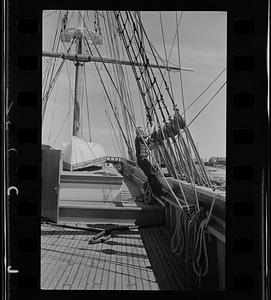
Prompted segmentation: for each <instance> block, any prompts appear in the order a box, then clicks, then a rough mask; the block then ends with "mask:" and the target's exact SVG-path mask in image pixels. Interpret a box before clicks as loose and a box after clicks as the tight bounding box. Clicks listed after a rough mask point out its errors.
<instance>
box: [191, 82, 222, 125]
mask: <svg viewBox="0 0 271 300" xmlns="http://www.w3.org/2000/svg"><path fill="white" fill-rule="evenodd" d="M226 83H227V81H225V82H224V83H223V84H222V86H221V87H220V88H219V89H218V90H217V92H216V93H215V94H214V96H213V97H212V98H211V99H210V100H209V101H208V102H207V103H206V104H205V105H204V106H203V108H202V109H201V110H200V111H199V113H198V114H197V115H196V116H195V117H194V118H193V119H192V121H191V122H190V123H189V124H188V125H187V126H186V127H188V126H190V125H191V124H192V123H193V122H194V121H195V120H196V118H197V117H198V116H199V115H200V114H201V113H202V112H203V110H204V109H205V108H206V107H207V106H208V105H209V104H210V103H211V101H212V100H213V99H214V98H215V97H216V95H217V94H218V93H219V92H220V91H221V90H222V88H223V87H224V86H225V85H226Z"/></svg>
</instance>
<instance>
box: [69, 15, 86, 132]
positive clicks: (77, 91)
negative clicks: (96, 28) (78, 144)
mask: <svg viewBox="0 0 271 300" xmlns="http://www.w3.org/2000/svg"><path fill="white" fill-rule="evenodd" d="M80 13H81V12H80ZM80 13H79V15H78V27H79V28H80V29H81V33H79V34H78V35H77V37H76V56H77V55H81V54H82V46H83V43H82V39H83V26H84V24H83V21H82V20H81V22H80ZM82 15H83V14H82ZM83 66H84V63H83V62H79V60H76V63H75V83H74V84H75V88H74V110H73V130H72V135H73V136H77V137H79V129H80V104H79V102H80V99H81V95H82V88H83V86H82V73H83Z"/></svg>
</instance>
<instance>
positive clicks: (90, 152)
mask: <svg viewBox="0 0 271 300" xmlns="http://www.w3.org/2000/svg"><path fill="white" fill-rule="evenodd" d="M62 151H63V166H64V169H66V170H77V169H82V168H86V167H89V166H101V165H102V164H103V163H104V162H105V160H106V156H105V150H104V148H103V147H102V146H101V145H100V144H97V143H92V142H86V141H84V140H81V139H80V138H78V137H76V136H73V137H72V139H71V142H69V143H64V144H63V145H62Z"/></svg>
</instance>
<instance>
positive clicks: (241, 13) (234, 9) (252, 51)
mask: <svg viewBox="0 0 271 300" xmlns="http://www.w3.org/2000/svg"><path fill="white" fill-rule="evenodd" d="M77 2H78V1H77ZM79 2H80V1H79ZM217 2H218V1H207V2H206V3H200V2H199V3H198V4H195V6H191V5H188V4H182V3H181V4H180V8H178V9H179V10H195V11H196V10H210V11H211V10H221V11H227V30H228V32H227V166H226V174H227V202H226V265H225V278H226V285H225V291H224V292H215V293H208V291H201V292H199V294H197V295H196V293H197V292H195V291H192V292H191V293H189V292H185V293H183V295H184V296H185V299H186V297H187V298H191V299H194V297H195V296H197V297H206V298H207V297H208V299H213V298H214V299H216V298H217V297H221V298H223V299H243V298H244V299H267V294H268V289H267V286H266V284H267V281H266V279H267V278H266V276H267V274H266V273H265V272H266V264H267V263H269V262H268V261H267V252H266V251H267V248H266V244H265V243H266V241H265V237H266V234H267V228H268V227H267V225H268V224H269V225H270V223H266V222H269V220H268V219H267V215H269V206H268V205H269V204H268V202H267V192H268V190H267V186H268V169H267V166H268V164H267V158H268V139H267V136H268V135H267V133H268V128H267V74H266V66H267V61H266V60H267V57H266V53H267V50H266V49H267V11H268V9H267V1H261V2H259V1H258V2H257V3H256V2H253V3H251V2H249V3H247V2H246V1H236V3H234V2H233V3H230V4H229V3H226V2H225V4H218V3H217ZM92 4H93V3H88V2H87V1H85V3H83V4H82V6H81V7H80V8H82V7H84V9H88V8H89V9H93V5H92ZM76 5H78V3H76ZM80 5H81V4H80ZM182 5H183V6H182ZM50 7H51V8H55V3H54V1H37V3H36V4H34V3H30V1H9V2H8V1H7V2H6V7H5V13H6V18H7V19H6V22H7V23H6V27H7V40H6V48H7V56H6V59H7V66H6V67H7V69H6V71H7V73H6V75H7V76H6V88H7V94H6V103H5V104H6V107H5V111H6V115H5V129H6V132H5V139H4V141H5V144H6V150H5V152H6V164H7V165H6V169H5V172H6V174H5V176H6V186H5V193H6V194H5V197H4V199H6V201H5V203H6V206H5V207H4V209H5V210H6V213H7V214H6V217H7V219H6V222H7V227H6V238H7V244H6V248H5V249H6V251H7V253H6V286H5V288H6V289H7V295H8V297H10V299H19V298H20V297H35V298H37V299H39V298H42V297H49V296H52V294H54V295H57V296H60V297H62V296H63V297H65V298H67V297H74V296H75V295H76V296H78V295H79V296H80V297H82V298H84V297H89V293H91V292H92V291H65V293H64V291H45V290H40V250H41V249H40V216H41V215H40V209H41V205H40V198H41V187H42V178H41V87H42V86H41V69H42V68H41V45H42V42H41V41H42V10H43V9H45V8H46V9H49V8H50ZM58 7H59V8H60V9H64V8H65V9H71V10H72V9H75V2H71V1H58ZM77 8H79V7H77ZM105 9H106V8H105ZM107 9H108V8H107ZM152 9H153V8H152ZM53 292H54V293H53ZM62 292H63V293H62Z"/></svg>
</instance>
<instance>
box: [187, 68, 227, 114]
mask: <svg viewBox="0 0 271 300" xmlns="http://www.w3.org/2000/svg"><path fill="white" fill-rule="evenodd" d="M225 70H226V68H224V69H223V70H222V72H220V73H219V74H218V75H217V76H216V78H215V79H214V80H213V81H212V82H211V83H210V84H209V85H208V86H207V88H206V89H205V90H204V91H203V92H202V93H201V94H200V95H199V96H198V97H197V98H196V99H195V100H194V101H193V102H192V103H191V104H190V105H189V106H188V107H187V108H186V109H185V110H184V112H186V111H188V109H189V108H190V107H191V106H192V105H193V104H194V103H195V102H196V101H197V100H198V99H199V98H200V97H201V96H202V95H203V94H204V93H205V92H206V91H207V90H208V89H209V88H210V87H211V86H212V85H213V84H214V83H215V81H216V80H217V79H218V78H219V77H220V76H221V75H222V74H223V73H224V72H225ZM184 112H183V113H182V114H184Z"/></svg>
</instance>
